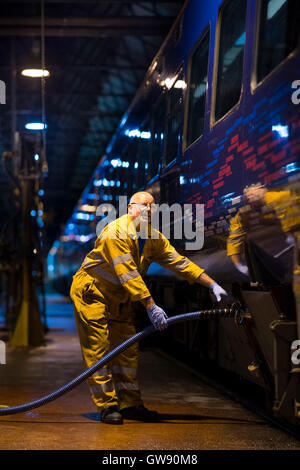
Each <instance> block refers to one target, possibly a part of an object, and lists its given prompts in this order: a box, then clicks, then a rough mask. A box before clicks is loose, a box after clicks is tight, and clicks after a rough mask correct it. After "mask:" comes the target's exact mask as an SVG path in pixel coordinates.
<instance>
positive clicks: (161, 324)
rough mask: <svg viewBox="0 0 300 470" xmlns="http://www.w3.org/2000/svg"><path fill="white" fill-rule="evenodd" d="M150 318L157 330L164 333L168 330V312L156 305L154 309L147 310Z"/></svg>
mask: <svg viewBox="0 0 300 470" xmlns="http://www.w3.org/2000/svg"><path fill="white" fill-rule="evenodd" d="M147 313H148V317H149V319H150V321H151V323H152V325H153V326H154V328H155V329H156V330H159V331H162V330H164V329H165V328H167V326H168V323H167V318H168V316H167V314H166V312H165V311H164V310H163V309H162V308H161V307H159V306H158V305H156V304H154V305H152V307H150V308H147Z"/></svg>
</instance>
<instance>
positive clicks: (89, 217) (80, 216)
mask: <svg viewBox="0 0 300 470" xmlns="http://www.w3.org/2000/svg"><path fill="white" fill-rule="evenodd" d="M75 219H77V220H94V215H93V214H85V213H84V212H77V214H76V215H75Z"/></svg>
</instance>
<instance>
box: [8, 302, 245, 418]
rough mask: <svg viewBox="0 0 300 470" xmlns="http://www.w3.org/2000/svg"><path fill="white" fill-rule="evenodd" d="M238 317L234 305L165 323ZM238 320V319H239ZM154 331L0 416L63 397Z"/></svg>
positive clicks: (143, 333)
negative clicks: (52, 390)
mask: <svg viewBox="0 0 300 470" xmlns="http://www.w3.org/2000/svg"><path fill="white" fill-rule="evenodd" d="M239 315H240V306H239V305H234V306H231V307H230V308H220V309H212V310H201V311H199V312H191V313H184V314H182V315H177V316H174V317H170V318H168V320H167V322H168V325H172V324H174V323H180V322H184V321H188V320H196V319H207V318H215V317H216V316H221V317H235V318H237V316H239ZM239 318H240V317H239ZM154 331H156V330H155V328H154V326H152V325H151V326H148V327H146V328H145V329H144V330H142V331H140V332H138V333H136V334H135V335H133V336H132V337H131V338H129V339H127V340H126V341H124V342H123V343H121V344H120V345H119V346H117V347H116V348H115V349H113V350H112V351H110V352H109V353H108V354H106V355H105V356H104V357H103V358H102V359H100V360H99V361H98V362H96V363H95V364H93V365H92V366H91V367H90V368H89V369H86V370H85V371H84V372H83V373H82V374H80V375H78V376H77V377H75V378H74V379H73V380H71V381H70V382H68V383H67V384H65V385H63V386H62V387H60V388H58V389H57V390H55V391H54V392H52V393H49V395H46V396H44V397H42V398H39V399H37V400H34V401H31V402H29V403H24V404H23V405H17V406H12V407H8V408H1V407H0V416H5V415H10V414H16V413H23V412H25V411H29V410H32V409H34V408H38V407H39V406H43V405H46V403H49V402H50V401H53V400H56V399H57V398H59V397H60V396H62V395H64V394H65V393H67V392H69V391H70V390H72V389H73V388H75V387H76V386H77V385H79V384H81V383H82V382H84V381H85V380H86V379H87V378H88V377H90V376H91V375H93V374H94V372H96V371H97V370H98V369H100V368H102V367H103V366H104V365H105V364H107V363H108V362H109V361H111V360H112V359H113V358H114V357H116V356H118V354H120V353H121V352H123V351H125V349H127V348H129V347H130V346H131V345H132V344H134V343H135V342H137V341H140V340H141V339H142V338H146V336H149V335H150V334H151V333H153V332H154Z"/></svg>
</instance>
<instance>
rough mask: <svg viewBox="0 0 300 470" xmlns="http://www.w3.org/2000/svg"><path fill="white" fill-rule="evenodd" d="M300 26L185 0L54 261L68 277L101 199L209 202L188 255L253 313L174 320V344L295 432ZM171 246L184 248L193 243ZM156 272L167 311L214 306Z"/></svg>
mask: <svg viewBox="0 0 300 470" xmlns="http://www.w3.org/2000/svg"><path fill="white" fill-rule="evenodd" d="M299 20H300V8H299V2H297V1H296V0H248V1H246V0H226V1H223V2H221V1H218V0H211V1H210V2H200V1H196V0H190V1H187V2H186V3H185V5H184V7H183V9H182V11H181V13H180V15H179V17H178V18H177V20H176V22H175V24H174V25H173V27H172V29H171V31H170V33H169V34H168V36H167V38H166V40H165V41H164V43H163V45H162V46H161V48H160V50H159V51H158V53H157V55H156V56H155V58H154V59H153V61H152V63H151V65H150V67H149V69H148V72H147V74H146V76H145V79H144V81H143V83H142V84H141V86H140V88H139V90H138V91H137V94H136V96H135V98H134V100H133V102H132V104H131V106H130V107H129V109H128V110H127V112H126V114H125V115H124V116H123V118H122V120H121V122H120V125H119V127H118V129H117V131H116V133H115V135H114V136H113V138H112V140H111V142H110V144H109V146H108V148H107V149H106V154H105V155H103V156H102V158H101V159H100V162H99V165H98V167H97V168H96V170H95V172H94V174H93V177H92V179H91V182H90V184H89V185H88V186H87V188H86V189H85V190H84V192H83V194H82V198H81V200H80V201H79V203H78V206H77V207H76V209H75V211H74V213H73V215H72V217H71V219H70V220H69V221H68V223H67V224H66V227H65V230H64V233H63V234H62V236H61V238H60V240H57V241H56V243H55V244H54V246H53V248H52V250H51V251H50V255H49V259H48V270H49V272H48V274H49V279H52V281H53V282H54V283H55V284H56V285H59V283H61V281H62V279H68V280H69V281H70V279H71V275H72V274H73V273H74V271H75V270H76V269H77V268H78V266H79V264H80V262H81V261H82V260H83V258H84V256H85V254H86V253H87V252H88V251H89V249H91V247H92V244H93V242H94V240H95V237H96V236H97V234H96V231H97V224H98V223H99V220H101V217H100V215H101V214H102V215H103V213H100V212H99V211H98V212H96V210H97V207H98V206H99V205H100V204H102V205H103V203H104V204H105V203H110V204H113V205H115V206H116V207H118V204H119V196H120V195H127V196H128V197H130V195H131V194H132V193H133V192H136V191H137V190H142V189H146V190H148V191H150V192H152V193H153V195H154V196H155V198H156V202H157V203H159V204H161V203H167V204H169V205H172V204H180V205H181V206H184V204H192V205H194V206H195V205H196V204H203V205H204V230H205V231H204V245H203V246H202V247H201V249H196V250H192V251H187V252H185V254H186V255H187V256H188V257H189V258H190V259H192V260H193V261H195V262H196V263H197V264H199V265H200V266H202V267H204V268H205V269H206V270H207V272H208V273H209V274H210V275H211V276H212V277H214V278H215V279H217V281H218V282H220V283H222V284H223V285H224V286H226V288H227V289H229V290H231V291H232V292H233V293H234V295H235V296H236V297H237V298H238V299H239V301H240V302H241V303H242V304H243V306H244V308H245V310H246V312H248V318H245V320H244V322H243V324H242V325H238V324H237V323H233V322H231V323H228V322H226V320H218V321H216V320H214V321H213V322H211V321H210V322H208V321H207V322H205V323H201V328H200V326H199V324H193V325H192V324H189V325H188V324H186V325H184V326H180V327H178V328H175V327H174V328H173V329H172V331H170V332H168V334H167V335H168V339H167V340H166V342H165V347H166V349H167V350H168V351H169V352H172V353H173V354H175V352H176V351H180V353H181V357H182V356H184V357H185V359H186V361H188V362H189V363H191V362H193V364H195V363H197V364H199V368H200V366H201V364H203V363H205V364H206V368H208V367H207V364H209V365H210V366H211V367H212V368H213V369H214V370H215V371H218V373H219V374H221V372H220V371H223V370H226V371H227V372H230V373H232V374H233V375H235V376H236V377H239V378H243V380H244V381H245V383H251V384H253V385H254V386H255V387H257V389H259V390H262V393H263V395H264V397H265V399H266V400H265V402H266V406H268V408H269V409H270V413H271V414H272V415H275V416H276V417H277V418H278V419H281V420H285V421H287V422H289V423H292V424H293V425H294V426H297V425H299V419H300V405H299V403H300V397H299V395H297V394H299V390H300V387H299V369H298V368H297V365H298V362H299V360H298V356H297V344H298V343H297V338H300V310H299V308H300V307H299V292H300V288H299V285H300V284H299V282H300V281H299V246H300V241H299V240H300V238H299V233H300V225H299V219H300V214H299V194H300V191H299V170H300V162H299V154H300V114H299V109H300V108H299V107H300V92H299V91H298V90H299V88H300V80H297V79H300V60H299V54H300V53H299V27H298V24H299ZM259 191H262V192H261V193H260V192H259ZM250 194H251V198H252V199H250V196H249V195H250ZM259 194H264V199H263V200H262V199H259V197H258V196H256V195H259ZM247 195H248V199H247ZM262 201H263V202H262ZM237 221H238V223H239V224H240V225H237V228H234V226H233V223H237ZM235 232H236V233H235ZM172 242H173V243H174V244H175V245H176V247H177V249H178V250H179V251H182V252H184V251H185V250H184V247H185V242H186V240H185V239H181V240H176V239H174V240H172ZM241 244H242V245H243V250H242V249H241V254H240V256H241V260H242V261H241V263H239V262H237V263H235V262H234V255H237V253H238V254H239V253H240V252H238V251H236V250H237V247H238V246H240V245H241ZM232 249H233V251H230V250H232ZM74 253H75V254H76V255H75V257H74ZM230 253H232V255H231V254H230ZM237 264H242V265H243V266H247V269H248V271H247V275H246V274H245V272H241V271H240V270H239V269H237ZM58 266H60V268H59V269H60V272H59V273H58V272H57V269H58ZM148 274H149V277H148V282H149V283H151V288H152V290H153V291H154V294H156V296H155V297H156V298H157V297H159V298H160V301H161V302H164V305H166V306H167V307H169V313H170V314H172V312H173V311H174V310H173V309H174V307H176V308H177V309H178V308H179V309H180V311H191V310H193V309H198V308H199V305H205V306H209V305H211V299H210V298H208V296H207V293H205V292H204V291H203V290H202V289H201V287H200V286H197V288H196V287H194V286H187V285H186V284H185V282H183V281H180V280H179V279H177V278H176V277H173V276H172V275H171V273H169V272H166V271H165V270H164V269H163V268H161V267H160V266H157V265H153V266H152V267H151V268H150V270H149V273H148ZM291 348H292V349H291Z"/></svg>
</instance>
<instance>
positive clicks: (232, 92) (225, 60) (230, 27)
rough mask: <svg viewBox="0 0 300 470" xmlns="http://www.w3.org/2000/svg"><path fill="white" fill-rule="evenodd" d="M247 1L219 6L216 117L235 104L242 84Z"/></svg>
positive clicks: (232, 1)
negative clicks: (220, 8) (221, 7)
mask: <svg viewBox="0 0 300 470" xmlns="http://www.w3.org/2000/svg"><path fill="white" fill-rule="evenodd" d="M246 10H247V0H230V1H229V2H227V3H226V4H225V6H224V8H223V9H222V13H221V16H220V21H221V23H220V33H219V61H218V78H217V88H216V103H215V120H216V121H218V120H219V119H220V118H221V117H222V116H224V115H225V114H226V113H227V112H228V111H229V110H230V109H231V108H232V107H233V106H234V105H235V104H236V103H238V101H239V98H240V95H241V89H242V83H243V59H244V46H245V37H246V30H245V28H246Z"/></svg>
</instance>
